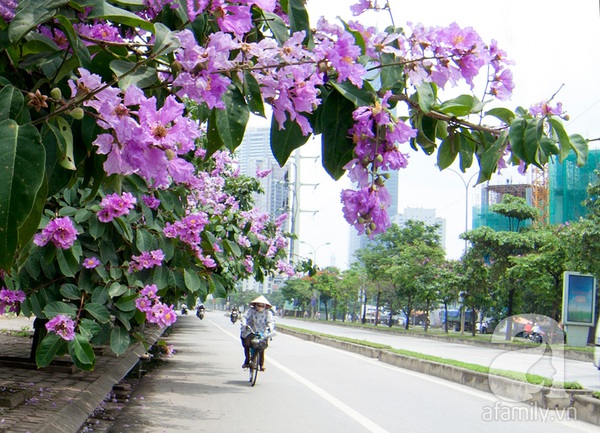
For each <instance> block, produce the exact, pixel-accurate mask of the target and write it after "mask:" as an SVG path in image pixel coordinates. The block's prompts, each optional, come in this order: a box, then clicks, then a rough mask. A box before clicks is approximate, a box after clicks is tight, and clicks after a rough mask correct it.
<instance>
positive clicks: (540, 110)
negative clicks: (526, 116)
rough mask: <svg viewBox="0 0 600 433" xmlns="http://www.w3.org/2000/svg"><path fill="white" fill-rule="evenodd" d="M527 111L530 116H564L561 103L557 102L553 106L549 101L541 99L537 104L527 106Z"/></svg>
mask: <svg viewBox="0 0 600 433" xmlns="http://www.w3.org/2000/svg"><path fill="white" fill-rule="evenodd" d="M529 112H530V113H531V115H532V116H540V117H546V116H559V117H562V116H564V114H565V112H564V111H563V106H562V103H560V102H558V103H557V104H556V105H555V106H554V107H553V106H551V105H550V103H549V101H542V102H540V103H538V104H535V105H532V106H531V107H529Z"/></svg>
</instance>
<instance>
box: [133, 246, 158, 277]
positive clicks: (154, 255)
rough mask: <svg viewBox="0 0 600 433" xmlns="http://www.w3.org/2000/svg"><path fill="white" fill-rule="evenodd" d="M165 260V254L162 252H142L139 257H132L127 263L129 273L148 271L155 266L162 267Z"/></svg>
mask: <svg viewBox="0 0 600 433" xmlns="http://www.w3.org/2000/svg"><path fill="white" fill-rule="evenodd" d="M164 259H165V254H164V253H163V252H162V250H154V251H143V252H142V254H140V255H139V256H132V257H131V262H130V263H129V269H128V271H129V273H132V272H135V271H140V270H142V269H150V268H153V267H155V266H160V265H162V261H163V260H164Z"/></svg>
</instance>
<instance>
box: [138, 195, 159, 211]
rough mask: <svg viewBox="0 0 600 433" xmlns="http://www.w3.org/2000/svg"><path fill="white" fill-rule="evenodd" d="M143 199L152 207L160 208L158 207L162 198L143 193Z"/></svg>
mask: <svg viewBox="0 0 600 433" xmlns="http://www.w3.org/2000/svg"><path fill="white" fill-rule="evenodd" d="M142 201H143V202H144V203H145V204H146V206H148V207H149V208H150V209H154V210H156V209H158V207H159V206H160V200H159V199H157V198H156V197H153V196H151V195H143V196H142Z"/></svg>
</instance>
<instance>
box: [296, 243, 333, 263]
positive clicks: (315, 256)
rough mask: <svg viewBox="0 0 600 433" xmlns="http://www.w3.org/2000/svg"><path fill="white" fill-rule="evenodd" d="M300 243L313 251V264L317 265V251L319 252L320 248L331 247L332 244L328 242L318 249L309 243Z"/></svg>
mask: <svg viewBox="0 0 600 433" xmlns="http://www.w3.org/2000/svg"><path fill="white" fill-rule="evenodd" d="M300 243H301V244H304V245H306V246H308V247H309V248H310V249H311V250H312V253H313V262H314V263H315V264H316V263H317V251H319V248H321V247H324V246H325V245H331V242H326V243H324V244H321V245H319V246H318V247H317V248H315V247H313V246H312V245H311V244H309V243H308V242H304V241H300Z"/></svg>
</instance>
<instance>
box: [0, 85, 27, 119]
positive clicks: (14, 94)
mask: <svg viewBox="0 0 600 433" xmlns="http://www.w3.org/2000/svg"><path fill="white" fill-rule="evenodd" d="M24 104H25V98H23V93H22V92H20V91H19V90H17V89H16V88H15V87H14V86H5V87H3V88H2V90H0V121H2V120H6V119H17V118H18V116H19V114H20V113H21V111H22V110H23V106H24Z"/></svg>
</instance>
